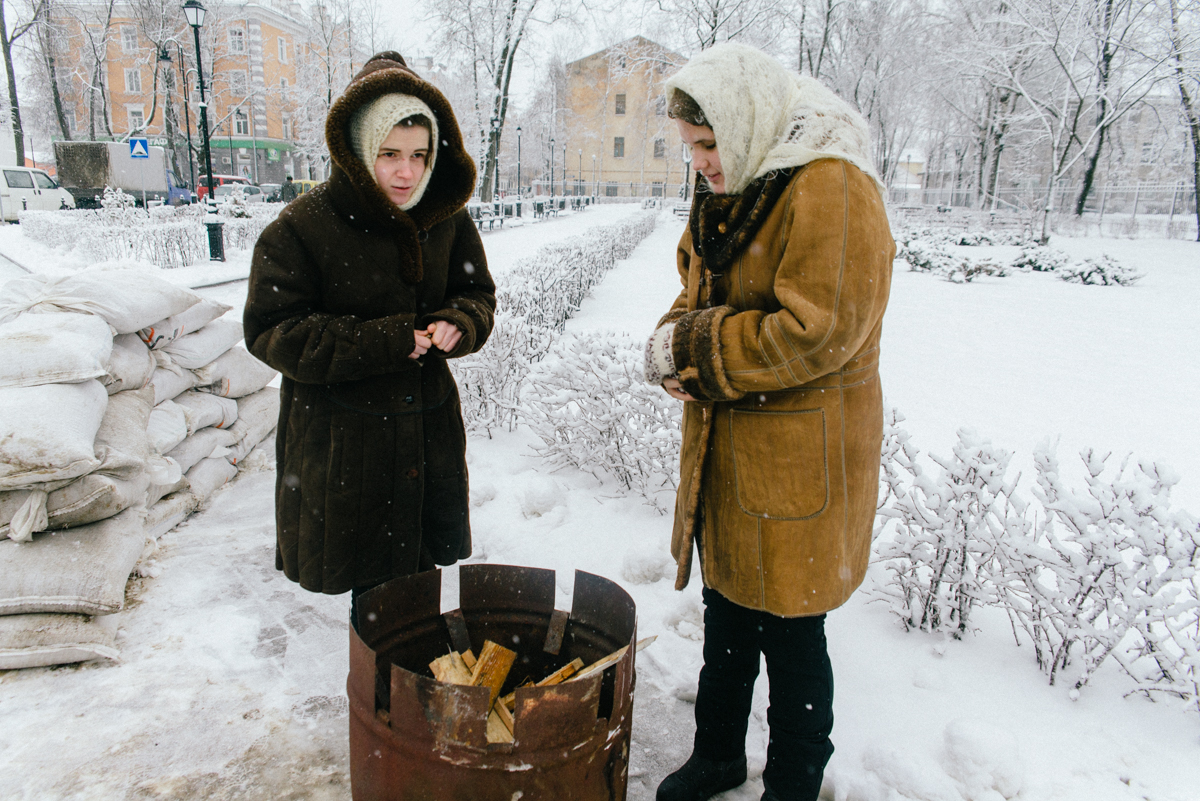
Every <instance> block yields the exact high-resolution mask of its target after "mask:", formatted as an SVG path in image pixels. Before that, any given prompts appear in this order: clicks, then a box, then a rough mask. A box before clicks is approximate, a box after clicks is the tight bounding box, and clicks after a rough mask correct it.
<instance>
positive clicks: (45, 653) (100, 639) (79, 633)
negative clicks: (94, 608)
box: [0, 614, 119, 670]
mask: <svg viewBox="0 0 1200 801" xmlns="http://www.w3.org/2000/svg"><path fill="white" fill-rule="evenodd" d="M118 656H119V652H118V651H117V643H116V635H115V629H114V627H113V626H109V625H105V623H102V622H101V621H100V620H97V619H96V618H93V617H91V616H90V615H49V614H35V615H4V616H2V617H0V670H19V669H21V668H30V667H45V666H47V665H67V664H70V663H72V662H87V661H88V660H90V659H116V658H117V657H118Z"/></svg>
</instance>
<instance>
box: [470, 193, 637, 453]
mask: <svg viewBox="0 0 1200 801" xmlns="http://www.w3.org/2000/svg"><path fill="white" fill-rule="evenodd" d="M657 218H658V216H657V212H655V211H648V212H643V213H641V214H636V215H633V216H632V217H630V218H628V219H626V220H622V221H621V222H619V223H616V224H614V225H605V226H597V227H595V228H592V229H590V230H588V231H587V232H585V233H584V234H583V235H582V236H581V237H579V238H578V239H575V240H571V241H568V242H563V243H555V244H552V245H547V246H545V247H543V248H542V249H540V250H539V251H538V252H537V253H536V254H534V256H533V257H532V258H530V259H529V260H527V261H524V262H522V263H521V264H518V265H517V267H516V268H515V269H514V270H512V271H511V272H509V273H508V274H507V275H505V276H504V277H503V279H502V280H501V281H499V282H498V284H499V285H498V286H497V288H496V299H497V306H498V308H499V309H500V310H501V311H500V313H499V314H497V316H496V325H495V327H494V328H493V330H492V335H491V337H490V338H489V339H488V342H487V344H485V345H484V347H483V348H481V349H480V350H479V352H478V353H474V354H471V355H470V356H466V357H464V358H462V359H457V360H455V361H454V362H453V363H452V365H451V367H452V369H453V371H454V374H455V376H456V378H457V380H458V383H459V387H460V389H461V394H462V407H463V420H464V422H465V423H466V426H467V430H469V431H485V432H487V433H488V434H489V435H490V433H491V431H492V429H493V428H496V427H501V426H504V427H508V428H510V429H511V428H512V426H513V425H515V423H516V422H517V412H518V410H519V400H520V398H521V391H522V387H523V386H524V384H525V381H526V379H527V377H528V376H529V373H530V370H531V369H532V365H533V364H534V363H536V362H538V361H540V360H541V359H542V357H543V356H545V355H546V353H547V352H548V351H549V349H550V346H551V344H552V343H553V341H554V339H555V337H556V336H557V335H558V334H560V333H561V332H562V330H563V327H564V326H565V325H566V322H567V320H568V319H569V318H570V317H571V315H573V314H574V313H575V312H576V311H577V310H578V309H579V304H580V303H581V302H582V300H583V298H584V297H586V296H587V293H588V292H590V291H591V289H592V287H594V286H595V285H596V284H597V283H599V282H600V280H601V279H602V278H603V277H604V274H605V273H607V272H608V271H609V270H611V269H612V268H613V266H614V265H615V264H616V263H617V261H619V260H620V259H624V258H627V257H628V256H629V254H630V253H632V252H633V249H634V248H636V247H637V246H638V243H640V242H641V241H642V240H643V239H645V238H646V236H647V235H648V234H649V233H650V232H651V231H653V230H654V224H655V222H656V221H657Z"/></svg>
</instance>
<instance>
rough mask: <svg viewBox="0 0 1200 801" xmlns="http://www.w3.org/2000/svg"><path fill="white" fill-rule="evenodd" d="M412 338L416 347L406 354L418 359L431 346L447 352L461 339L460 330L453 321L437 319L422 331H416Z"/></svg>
mask: <svg viewBox="0 0 1200 801" xmlns="http://www.w3.org/2000/svg"><path fill="white" fill-rule="evenodd" d="M413 338H414V339H415V340H416V342H417V347H416V348H414V349H413V352H412V353H410V354H408V358H410V359H419V358H421V357H422V356H424V355H425V354H426V353H428V352H429V350H430V349H431V348H437V349H438V350H440V351H442V352H443V353H449V352H450V351H452V350H454V348H455V346H456V345H458V343H459V341H460V340H461V339H462V331H460V330H458V326H456V325H455V324H454V323H448V322H446V321H445V320H438V321H437V322H435V323H430V324H429V327H428V328H426V329H425V330H424V331H416V332H415V333H414V335H413Z"/></svg>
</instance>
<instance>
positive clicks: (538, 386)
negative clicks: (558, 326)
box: [522, 334, 682, 510]
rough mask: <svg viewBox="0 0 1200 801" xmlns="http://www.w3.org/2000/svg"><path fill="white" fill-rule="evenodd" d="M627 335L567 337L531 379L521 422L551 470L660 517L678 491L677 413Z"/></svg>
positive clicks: (638, 347)
mask: <svg viewBox="0 0 1200 801" xmlns="http://www.w3.org/2000/svg"><path fill="white" fill-rule="evenodd" d="M642 360H643V348H642V343H641V342H640V341H637V340H635V339H634V338H633V337H631V336H628V335H617V334H585V335H568V336H565V337H563V338H562V339H560V340H559V341H557V342H556V343H555V344H554V346H553V347H552V348H551V350H550V353H549V354H548V355H547V357H546V358H545V359H543V360H542V361H541V363H540V364H538V365H537V368H536V369H535V370H534V371H533V373H532V375H531V376H530V380H529V391H528V394H527V396H526V398H525V402H524V404H523V410H522V420H523V422H525V423H527V424H528V425H529V427H530V428H531V429H532V430H533V432H534V434H536V435H537V436H538V438H539V439H540V440H541V441H542V444H541V445H540V446H538V447H537V451H538V453H539V454H541V455H542V456H544V457H546V458H547V459H548V460H549V461H550V463H551V464H554V465H561V466H567V465H569V466H572V467H577V468H579V469H580V470H583V471H586V472H588V473H591V474H592V475H594V476H596V477H597V478H602V477H603V475H608V476H611V477H612V478H615V479H616V480H617V482H618V483H619V484H620V486H621V487H622V488H623V489H624V490H626V491H629V492H631V493H635V494H638V495H641V496H643V497H644V498H646V499H647V500H648V501H649V502H650V503H651V504H652V505H654V506H655V508H657V509H659V510H665V509H667V508H669V507H670V506H671V505H672V504H673V502H674V490H675V488H676V486H677V484H678V481H677V475H678V469H679V468H678V463H679V449H680V446H681V443H682V435H681V433H680V418H681V408H680V404H679V403H678V402H677V401H674V400H672V399H671V397H670V396H669V395H667V394H666V393H665V392H663V391H662V390H661V389H659V388H658V387H652V386H650V385H648V384H647V383H646V381H645V378H643V375H642Z"/></svg>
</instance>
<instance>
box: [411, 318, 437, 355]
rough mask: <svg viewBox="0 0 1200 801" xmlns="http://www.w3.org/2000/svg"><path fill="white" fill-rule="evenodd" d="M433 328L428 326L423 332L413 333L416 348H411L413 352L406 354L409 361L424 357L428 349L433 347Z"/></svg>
mask: <svg viewBox="0 0 1200 801" xmlns="http://www.w3.org/2000/svg"><path fill="white" fill-rule="evenodd" d="M432 335H433V326H432V325H431V326H429V328H428V329H426V330H425V331H414V332H413V339H415V340H416V342H417V346H416V347H415V348H413V352H412V353H410V354H408V358H410V359H419V358H421V357H422V356H424V355H425V354H426V353H427V352H428V351H429V349H430V348H432V347H433V339H432V338H431V337H432Z"/></svg>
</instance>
